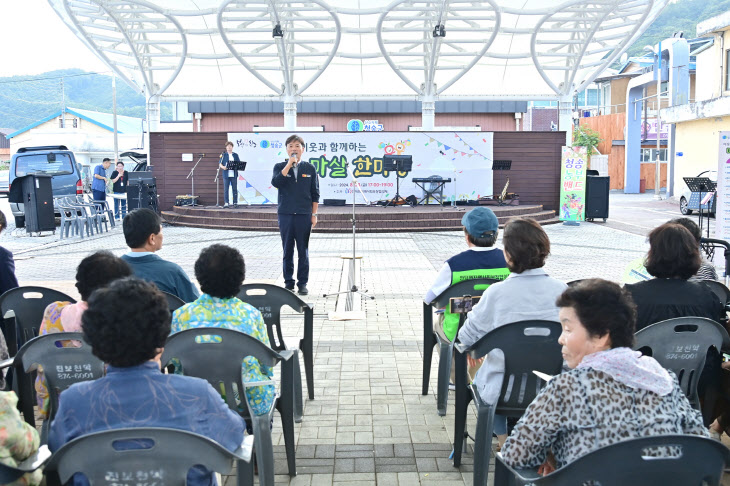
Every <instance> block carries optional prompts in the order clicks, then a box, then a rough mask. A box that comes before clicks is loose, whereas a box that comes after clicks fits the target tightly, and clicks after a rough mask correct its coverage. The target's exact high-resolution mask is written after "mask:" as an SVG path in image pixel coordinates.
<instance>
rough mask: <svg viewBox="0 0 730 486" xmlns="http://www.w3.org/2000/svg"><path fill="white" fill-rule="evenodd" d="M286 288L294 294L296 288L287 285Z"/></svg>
mask: <svg viewBox="0 0 730 486" xmlns="http://www.w3.org/2000/svg"><path fill="white" fill-rule="evenodd" d="M284 288H285V289H286V290H289V291H291V292H294V286H293V285H285V286H284Z"/></svg>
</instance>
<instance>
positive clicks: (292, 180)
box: [271, 135, 319, 295]
mask: <svg viewBox="0 0 730 486" xmlns="http://www.w3.org/2000/svg"><path fill="white" fill-rule="evenodd" d="M304 147H305V145H304V140H303V139H302V137H300V136H299V135H292V136H290V137H289V138H287V139H286V153H287V154H288V155H289V160H287V161H285V162H280V163H278V164H276V165H274V175H273V177H272V179H271V185H272V186H274V187H276V188H277V189H278V190H279V197H278V203H279V208H278V210H277V212H278V214H279V233H281V244H282V246H283V248H284V285H285V286H286V288H287V289H289V290H292V291H293V290H294V245H295V244H296V247H297V256H298V258H299V264H298V265H297V287H298V288H299V295H307V294H308V293H309V290H307V282H308V281H309V235H310V234H311V232H312V228H314V226H315V225H316V224H317V207H318V206H319V178H318V176H317V170H316V169H315V168H314V166H313V165H312V164H310V163H309V162H302V161H301V159H302V154H303V153H304Z"/></svg>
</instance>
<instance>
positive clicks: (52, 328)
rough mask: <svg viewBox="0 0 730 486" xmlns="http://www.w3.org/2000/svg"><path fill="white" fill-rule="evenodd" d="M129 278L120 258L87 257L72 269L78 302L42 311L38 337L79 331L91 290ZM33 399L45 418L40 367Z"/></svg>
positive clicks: (46, 401) (107, 255) (99, 253)
mask: <svg viewBox="0 0 730 486" xmlns="http://www.w3.org/2000/svg"><path fill="white" fill-rule="evenodd" d="M130 275H132V269H131V268H129V265H127V264H126V263H124V261H123V260H122V259H121V258H118V257H115V256H114V255H113V254H112V253H111V252H109V251H97V252H96V253H92V254H91V255H89V256H87V257H86V258H84V259H83V260H81V263H79V266H78V267H76V289H77V290H78V291H79V294H80V295H81V301H80V302H77V303H75V304H72V303H71V302H53V303H51V304H49V305H48V307H46V310H45V311H44V312H43V320H42V321H41V327H40V329H39V330H38V334H39V335H41V336H43V335H45V334H53V333H56V332H81V316H82V315H83V313H84V311H85V310H86V309H87V307H88V304H87V303H86V302H87V301H88V300H89V296H90V295H91V294H92V293H93V292H94V290H96V289H99V288H102V287H105V286H107V285H108V284H109V283H110V282H112V281H114V280H117V279H119V278H124V277H128V276H130ZM63 344H64V346H73V345H74V341H64V342H63ZM35 389H36V397H37V399H38V414H39V415H40V416H41V417H42V418H46V417H47V416H48V407H49V405H50V398H49V396H48V389H47V388H46V380H45V378H44V377H43V368H39V370H38V377H37V378H36V381H35Z"/></svg>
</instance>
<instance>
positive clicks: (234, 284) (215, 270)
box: [172, 244, 276, 433]
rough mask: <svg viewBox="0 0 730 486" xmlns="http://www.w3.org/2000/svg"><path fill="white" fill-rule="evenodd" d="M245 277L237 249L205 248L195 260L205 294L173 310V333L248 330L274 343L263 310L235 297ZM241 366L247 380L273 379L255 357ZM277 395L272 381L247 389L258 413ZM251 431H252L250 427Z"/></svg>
mask: <svg viewBox="0 0 730 486" xmlns="http://www.w3.org/2000/svg"><path fill="white" fill-rule="evenodd" d="M245 276H246V265H245V263H244V261H243V255H241V253H240V252H239V251H238V250H236V249H235V248H231V247H230V246H226V245H220V244H216V245H211V246H209V247H207V248H205V249H203V251H202V252H200V256H199V257H198V260H197V261H196V262H195V278H197V279H198V282H199V283H200V289H201V290H202V291H203V295H201V296H200V297H199V298H198V299H197V300H196V301H194V302H191V303H189V304H185V305H184V306H182V307H180V308H179V309H177V310H176V311H175V312H174V314H173V317H172V332H173V333H175V332H180V331H184V330H185V329H191V328H196V327H222V328H225V329H233V330H234V331H240V332H243V333H246V334H248V335H249V336H253V337H255V338H256V339H258V340H259V341H261V342H263V343H264V344H266V345H267V346H271V345H270V344H269V334H268V332H267V330H266V324H265V323H264V318H263V317H262V316H261V312H259V310H258V309H257V308H255V307H254V306H252V305H251V304H247V303H245V302H243V301H241V300H240V299H239V298H238V297H236V295H238V292H239V291H240V290H241V284H243V280H244V278H245ZM242 365H243V377H242V378H243V382H244V383H247V382H257V381H259V382H261V381H269V380H272V379H273V378H274V370H273V369H272V368H271V367H269V366H264V365H262V364H261V363H259V361H258V360H257V359H256V358H254V357H253V356H249V357H247V358H245V359H244V360H243V363H242ZM275 396H276V389H275V386H274V385H273V384H271V385H259V386H252V387H247V388H246V397H247V398H248V404H249V406H250V407H251V410H252V412H253V413H254V414H256V415H263V414H266V413H268V412H269V410H271V406H272V405H273V403H274V398H275ZM244 407H245V405H244ZM249 432H251V433H253V432H252V430H251V428H250V427H249Z"/></svg>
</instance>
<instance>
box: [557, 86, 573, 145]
mask: <svg viewBox="0 0 730 486" xmlns="http://www.w3.org/2000/svg"><path fill="white" fill-rule="evenodd" d="M558 130H561V131H562V130H565V146H566V147H570V146H571V145H573V99H572V97H571V96H561V97H560V98H559V100H558Z"/></svg>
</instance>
